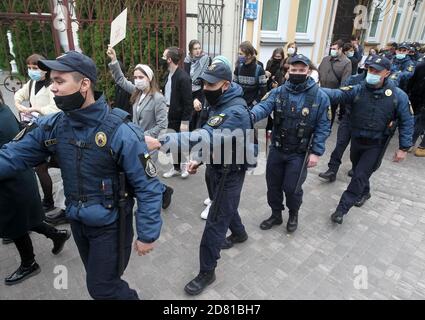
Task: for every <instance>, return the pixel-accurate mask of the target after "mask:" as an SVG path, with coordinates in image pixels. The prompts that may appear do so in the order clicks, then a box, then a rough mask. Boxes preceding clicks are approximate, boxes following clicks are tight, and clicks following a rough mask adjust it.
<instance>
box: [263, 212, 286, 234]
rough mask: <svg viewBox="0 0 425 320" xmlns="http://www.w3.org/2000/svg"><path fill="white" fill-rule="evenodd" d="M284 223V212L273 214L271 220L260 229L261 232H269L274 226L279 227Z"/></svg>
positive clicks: (264, 222)
mask: <svg viewBox="0 0 425 320" xmlns="http://www.w3.org/2000/svg"><path fill="white" fill-rule="evenodd" d="M282 223H283V220H282V212H279V213H277V212H276V213H275V212H273V213H272V215H271V217H270V218H268V219H266V220H264V221H263V222H261V224H260V229H261V230H269V229H271V228H272V227H273V226H278V225H281V224H282Z"/></svg>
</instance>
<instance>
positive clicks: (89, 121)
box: [66, 92, 109, 127]
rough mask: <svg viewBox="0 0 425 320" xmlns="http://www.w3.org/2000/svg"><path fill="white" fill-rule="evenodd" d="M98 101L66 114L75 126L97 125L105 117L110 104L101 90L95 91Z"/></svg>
mask: <svg viewBox="0 0 425 320" xmlns="http://www.w3.org/2000/svg"><path fill="white" fill-rule="evenodd" d="M95 99H96V101H95V102H94V103H93V104H91V105H89V106H87V108H84V109H78V110H75V111H71V112H67V113H66V116H67V118H68V120H69V123H70V125H71V126H73V127H85V126H86V127H96V126H98V125H99V123H101V122H102V120H103V119H104V118H105V116H106V114H107V112H108V110H109V106H108V104H107V103H106V100H105V96H104V95H103V94H102V93H101V92H95Z"/></svg>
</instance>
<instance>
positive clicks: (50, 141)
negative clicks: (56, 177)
mask: <svg viewBox="0 0 425 320" xmlns="http://www.w3.org/2000/svg"><path fill="white" fill-rule="evenodd" d="M298 51H299V48H298V47H297V44H296V43H288V44H287V46H286V48H282V47H279V48H276V49H275V50H274V51H273V54H272V56H271V57H270V59H269V60H268V61H267V63H266V66H265V68H264V65H263V64H262V63H261V62H260V61H259V60H258V58H257V51H256V49H255V48H254V47H253V45H252V44H251V43H250V42H248V41H244V42H242V43H241V44H240V45H239V54H238V59H237V61H236V63H235V65H234V66H232V65H231V63H230V62H229V60H228V59H227V58H226V57H224V56H217V57H210V56H208V55H207V54H206V53H204V52H203V50H202V47H201V43H200V42H199V41H198V40H192V41H190V43H189V47H188V55H187V56H186V57H185V58H184V59H183V54H182V50H181V49H179V48H177V47H169V48H167V49H166V50H165V51H164V52H163V55H162V57H161V58H160V59H159V62H160V65H161V68H163V69H164V71H166V72H167V74H166V78H165V83H164V86H163V87H162V88H160V86H159V81H158V77H157V75H156V74H155V72H154V70H153V69H152V68H151V67H150V66H149V65H146V64H142V63H140V64H137V65H136V66H135V67H134V69H132V70H131V72H132V77H131V79H127V78H126V75H125V71H124V70H123V69H124V68H123V65H122V63H120V62H119V60H118V58H117V52H116V51H115V50H114V49H113V48H112V47H108V50H107V52H106V55H107V56H108V57H109V58H110V63H109V65H108V66H109V69H110V72H111V75H112V78H113V81H114V82H115V84H116V94H115V98H114V101H113V106H114V107H113V108H111V107H109V105H108V103H107V101H106V98H105V97H104V96H103V95H102V93H101V92H98V91H96V90H95V84H96V80H97V73H96V65H95V64H94V62H93V60H92V59H91V58H89V57H87V56H85V55H84V54H82V53H79V52H75V51H70V52H67V53H65V54H64V55H62V56H60V57H58V58H57V59H55V60H47V59H45V57H43V56H41V55H39V54H33V55H31V56H30V57H28V59H27V61H26V62H27V65H28V76H29V78H30V80H29V81H28V82H27V83H26V84H25V85H24V86H23V87H22V89H20V90H18V91H17V92H16V94H15V107H16V109H17V110H18V112H19V114H20V119H16V118H15V117H14V115H13V113H12V112H11V110H10V108H9V107H8V106H6V105H5V104H4V102H3V99H1V100H0V102H1V104H0V124H1V125H0V146H2V149H0V181H2V183H1V184H0V191H1V192H0V208H1V209H0V211H1V214H0V237H2V238H3V243H4V244H6V243H11V242H13V243H14V244H15V246H16V248H17V250H18V252H19V255H20V259H21V264H20V266H19V268H18V269H17V270H16V271H15V272H13V273H12V274H11V275H10V276H8V277H7V278H6V279H5V283H6V284H7V285H14V284H17V283H20V282H22V281H24V280H25V279H27V278H29V277H31V276H33V275H36V274H37V273H39V272H40V266H39V265H38V264H37V263H36V261H35V256H34V253H33V247H32V242H31V238H30V236H29V233H30V232H31V231H35V232H38V233H41V234H44V235H45V236H46V237H47V238H49V239H51V240H52V241H53V249H52V253H53V254H59V253H60V252H61V251H62V249H63V248H64V245H65V242H66V241H67V240H68V239H69V238H70V236H71V233H70V232H69V231H67V230H58V229H56V228H55V227H54V226H56V225H60V224H64V223H70V224H71V230H72V235H73V238H74V240H75V242H76V244H77V247H78V250H79V253H80V256H81V259H82V262H83V264H84V267H85V270H86V273H87V288H88V291H89V293H90V295H91V297H93V298H94V299H137V298H138V295H137V293H136V291H135V290H133V289H131V288H130V287H129V285H128V283H127V282H126V281H124V280H123V279H122V278H121V275H122V273H123V271H124V269H125V268H126V266H127V263H128V261H129V258H130V254H131V249H132V243H133V227H132V225H133V207H134V204H135V200H136V202H137V210H136V213H135V216H136V233H137V235H136V240H135V241H134V249H135V250H136V251H137V253H138V254H139V255H145V254H148V253H149V252H151V251H152V250H153V248H154V242H155V241H156V240H157V239H158V238H159V236H160V230H161V225H162V218H161V215H160V213H161V209H164V210H165V209H167V208H168V207H169V205H170V203H171V201H172V195H173V193H174V190H173V188H171V187H169V186H167V185H165V184H164V183H163V182H161V181H160V180H159V178H158V177H157V168H156V167H157V165H158V161H159V152H164V153H171V157H172V159H173V162H172V167H171V168H170V169H169V170H168V171H166V172H164V173H163V175H162V178H163V179H170V178H172V177H175V176H179V177H180V178H183V179H187V178H188V177H189V176H190V174H195V173H196V172H197V170H198V168H199V167H200V166H201V165H202V164H203V163H205V164H206V170H205V183H206V186H207V190H208V197H207V198H206V199H205V202H204V204H205V206H206V208H205V210H204V211H203V212H202V213H201V218H202V219H205V220H206V225H205V229H204V232H203V235H202V240H201V243H200V251H199V255H200V266H199V273H198V275H197V276H196V277H195V278H194V279H193V280H191V281H190V282H189V283H188V284H187V285H186V287H185V288H184V289H185V291H186V292H187V293H188V294H190V295H197V294H199V293H201V292H202V291H203V290H204V289H205V288H206V287H207V286H208V285H210V284H211V283H212V282H214V281H215V269H216V267H217V261H218V260H219V258H220V251H221V250H223V249H230V248H231V247H233V246H234V245H236V244H238V243H242V242H245V241H246V240H247V239H248V233H247V231H246V229H245V227H244V225H243V223H242V219H241V217H240V215H239V213H238V206H239V201H240V194H241V191H242V187H243V183H244V179H245V175H246V172H247V170H249V169H250V168H251V167H253V166H255V161H254V163H253V162H252V161H250V160H249V159H248V158H249V157H248V153H250V152H251V153H253V154H255V155H256V152H255V150H256V148H257V144H258V132H257V130H255V129H254V124H255V123H256V122H259V121H261V120H262V119H268V120H267V121H268V122H267V126H266V129H267V131H271V132H272V134H271V135H269V136H268V138H269V139H270V143H269V144H270V147H269V152H268V155H267V167H266V182H267V191H266V192H267V201H268V204H269V206H270V208H271V215H270V217H269V218H267V219H265V220H264V221H262V222H261V223H260V225H259V226H260V228H261V229H262V230H269V229H271V228H272V227H274V226H276V225H280V224H282V223H283V211H284V210H285V205H286V207H287V208H288V211H289V214H288V220H287V224H286V229H287V232H288V233H293V232H295V231H296V229H297V227H298V214H299V211H300V208H301V205H302V200H303V190H302V185H303V183H304V182H305V180H306V177H307V168H311V167H314V166H316V165H317V163H318V162H319V160H320V157H321V156H323V154H324V153H325V142H326V139H327V138H328V137H329V135H330V134H331V130H332V129H333V125H334V123H335V121H336V120H337V121H338V123H339V125H338V128H337V143H336V146H335V148H334V150H333V152H332V154H331V157H330V161H329V164H328V170H327V171H326V172H323V173H320V174H319V177H320V178H321V179H324V180H325V181H328V182H334V181H335V180H336V175H337V173H338V170H339V167H340V165H341V163H342V156H343V153H344V151H345V150H346V148H347V146H348V145H349V144H350V143H351V149H350V160H351V163H352V170H350V172H349V175H350V176H351V177H352V178H351V182H350V183H349V185H348V187H347V189H346V190H345V192H344V193H343V194H342V196H341V199H340V201H339V204H338V206H337V208H336V209H335V211H334V213H333V214H332V215H331V217H330V219H331V220H332V221H333V222H334V223H337V224H341V223H343V218H344V217H345V216H346V215H347V213H348V212H349V210H350V209H351V208H352V207H353V206H358V207H360V206H362V205H363V204H364V203H365V202H366V201H367V200H368V199H369V198H370V197H371V187H370V184H369V179H370V177H371V175H372V174H373V173H374V172H375V171H376V170H378V168H379V167H380V165H381V161H382V157H383V155H384V153H385V151H386V148H387V146H388V142H389V140H390V139H391V138H392V136H393V135H394V133H395V131H396V129H398V132H399V148H398V150H397V151H396V153H395V155H394V161H395V162H400V161H402V160H403V159H404V158H405V157H406V155H407V153H409V152H411V153H414V155H415V156H417V157H425V139H424V137H423V135H424V131H425V96H424V95H425V62H423V61H422V60H423V56H424V48H421V47H420V45H419V44H418V43H407V42H403V43H400V44H396V43H392V44H389V45H388V46H386V47H385V48H383V49H381V50H378V49H377V48H371V49H369V52H368V54H365V53H364V48H363V47H362V46H361V45H360V44H359V39H358V38H357V37H352V38H351V41H350V42H345V43H344V42H343V41H341V40H338V41H335V42H333V43H332V45H331V47H330V50H329V55H327V56H326V57H324V58H323V60H322V61H321V63H320V64H319V66H318V67H316V66H315V65H314V64H313V63H312V62H311V60H310V59H309V58H308V57H306V56H305V55H303V54H301V53H299V52H298ZM0 98H1V97H0ZM24 101H28V102H29V106H28V107H25V106H24V105H23V102H24ZM20 129H21V131H20ZM229 129H230V132H232V130H237V129H241V131H238V132H242V133H241V134H240V135H241V137H242V138H243V139H245V140H246V141H248V142H247V143H244V144H243V146H242V147H241V146H240V145H238V144H237V143H233V144H232V143H231V144H230V145H231V146H232V147H231V152H230V153H229V152H220V153H219V154H220V155H219V159H214V161H209V160H210V159H212V158H213V157H214V156H216V155H217V153H216V152H211V153H209V152H206V151H205V150H198V149H197V150H196V152H193V153H190V155H189V154H187V153H186V152H183V151H182V150H192V149H195V145H196V142H199V141H201V140H202V141H208V145H209V147H208V149H211V150H212V151H214V150H217V149H215V148H222V146H223V145H225V144H226V141H227V140H229V141H234V140H232V139H233V138H234V136H232V134H230V135H229V134H228V133H226V134H224V133H223V134H221V133H218V131H217V130H222V132H224V130H229ZM251 132H252V133H253V135H252V137H251V136H250V133H251ZM220 134H221V135H220ZM217 135H220V139H214V137H217ZM421 136H422V140H421V142H420V144H419V146H418V147H417V148H415V145H416V142H417V140H418V139H419V138H420V137H421ZM238 148H242V149H243V153H244V154H245V157H244V158H243V160H242V161H236V160H235V157H234V156H233V155H234V154H235V153H236V152H237V151H238V150H237V149H238ZM220 150H221V149H220ZM229 154H230V156H229ZM93 163H96V166H93V165H92V164H93ZM52 167H54V168H60V169H61V176H62V180H63V183H62V187H61V188H59V190H58V192H57V193H58V194H59V195H61V196H59V197H56V199H54V197H53V191H52V190H53V184H52V179H51V177H50V175H49V168H52ZM34 172H35V173H36V175H37V177H38V179H39V181H40V185H41V190H42V192H43V198H42V199H41V197H40V194H39V190H38V185H37V183H36V179H35V174H34ZM161 180H162V179H161ZM163 181H165V180H163ZM23 190H25V191H23ZM22 192H24V193H25V194H28V195H31V197H30V198H27V201H25V202H23V201H21V200H20V194H22ZM134 199H135V200H134ZM55 200H56V201H55ZM55 202H56V203H55ZM55 206H57V207H59V208H60V210H59V211H56V212H55V213H53V214H52V213H51V212H52V211H53V209H55ZM49 213H50V214H49ZM228 230H230V232H231V234H230V235H229V236H227V237H226V235H227V232H228Z"/></svg>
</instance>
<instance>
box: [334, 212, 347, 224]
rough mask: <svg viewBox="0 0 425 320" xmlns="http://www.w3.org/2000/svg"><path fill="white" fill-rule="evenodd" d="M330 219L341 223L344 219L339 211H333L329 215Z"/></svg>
mask: <svg viewBox="0 0 425 320" xmlns="http://www.w3.org/2000/svg"><path fill="white" fill-rule="evenodd" d="M331 220H332V222H334V223H338V224H342V222H343V221H344V214H343V213H342V212H340V211H335V212H334V213H332V215H331Z"/></svg>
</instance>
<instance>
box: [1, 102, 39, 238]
mask: <svg viewBox="0 0 425 320" xmlns="http://www.w3.org/2000/svg"><path fill="white" fill-rule="evenodd" d="M18 132H19V128H18V122H17V121H16V118H15V116H14V115H13V113H12V111H10V109H9V107H8V106H6V105H4V104H1V103H0V148H1V147H2V146H3V145H4V144H6V143H8V142H9V141H11V140H12V139H13V138H14V137H15V136H16V134H17V133H18ZM44 218H45V215H44V211H43V207H42V205H41V199H40V194H39V192H38V185H37V181H36V179H35V174H34V171H33V170H32V169H28V170H26V171H23V172H20V173H18V174H17V175H16V176H15V177H13V178H11V179H6V180H2V181H0V237H2V238H11V239H17V238H19V237H21V236H23V235H24V234H25V233H26V232H28V231H29V230H31V229H32V228H33V227H36V226H38V225H39V224H40V223H41V222H42V221H43V220H44Z"/></svg>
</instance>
